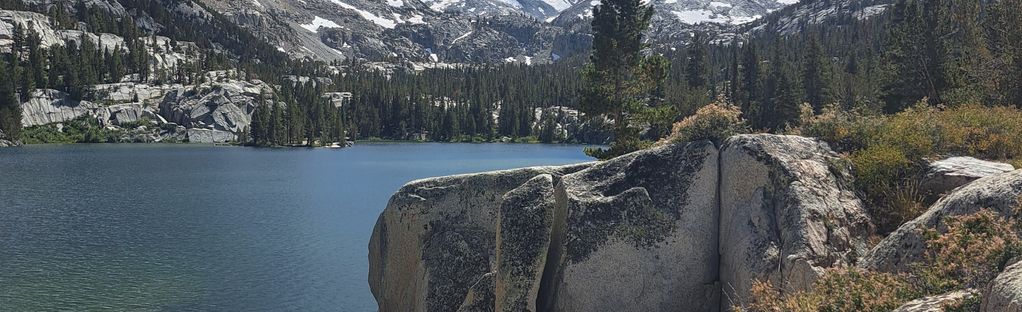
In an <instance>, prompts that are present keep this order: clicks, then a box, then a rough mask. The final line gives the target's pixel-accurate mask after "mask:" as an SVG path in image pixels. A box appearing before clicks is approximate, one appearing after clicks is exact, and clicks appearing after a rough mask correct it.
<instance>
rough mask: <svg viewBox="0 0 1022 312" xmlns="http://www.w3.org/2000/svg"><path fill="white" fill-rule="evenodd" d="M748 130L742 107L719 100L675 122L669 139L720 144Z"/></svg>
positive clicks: (672, 140)
mask: <svg viewBox="0 0 1022 312" xmlns="http://www.w3.org/2000/svg"><path fill="white" fill-rule="evenodd" d="M746 132H749V125H748V123H747V122H746V121H745V120H744V119H742V111H741V109H739V108H738V107H737V106H734V105H730V104H726V103H722V102H718V103H711V104H709V105H706V106H703V107H702V108H700V109H699V110H697V111H696V113H695V114H694V115H692V116H688V117H686V118H685V119H683V120H682V121H680V122H677V123H675V124H674V129H673V131H672V132H671V136H669V137H668V140H669V141H671V142H691V141H699V140H710V141H713V142H714V143H718V144H719V143H720V142H722V141H723V140H724V139H727V138H728V137H730V136H733V135H736V134H740V133H746Z"/></svg>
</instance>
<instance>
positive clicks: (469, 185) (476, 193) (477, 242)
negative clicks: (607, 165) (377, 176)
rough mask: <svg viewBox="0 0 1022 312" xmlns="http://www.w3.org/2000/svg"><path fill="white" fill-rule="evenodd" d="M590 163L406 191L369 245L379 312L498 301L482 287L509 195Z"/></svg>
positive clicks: (435, 181) (437, 181) (488, 280)
mask: <svg viewBox="0 0 1022 312" xmlns="http://www.w3.org/2000/svg"><path fill="white" fill-rule="evenodd" d="M588 166H590V165H589V164H582V165H571V166H562V167H535V168H525V169H516V170H505V171H496V172H488V173H479V174H469V175H458V176H449V177H440V178H431V179H425V180H418V181H413V182H410V183H408V184H407V185H405V186H404V187H402V188H401V189H400V190H399V191H398V192H397V193H396V194H394V196H393V197H391V199H390V203H389V204H388V205H387V208H386V209H385V210H384V211H383V213H382V214H381V215H380V218H379V220H378V221H377V222H376V226H375V228H374V229H373V234H372V238H371V239H370V242H369V286H370V289H371V290H372V293H373V295H374V296H375V297H376V301H377V302H378V303H379V309H380V311H384V312H387V311H454V310H457V309H458V308H459V307H462V305H463V304H467V306H469V307H471V306H473V305H474V302H476V301H478V298H485V297H488V296H492V291H493V289H492V288H486V287H482V288H480V286H485V285H489V284H492V278H493V277H492V274H490V273H491V272H493V271H494V270H493V268H494V263H495V257H496V255H495V252H496V236H497V229H498V225H497V216H498V215H499V211H500V204H501V202H502V201H503V198H504V196H505V195H506V194H507V193H508V192H509V191H511V190H513V189H515V188H518V187H519V186H521V185H522V184H523V183H525V182H527V181H529V180H531V179H533V178H535V177H536V176H540V175H544V174H548V175H550V177H551V178H552V179H557V180H559V179H560V177H561V176H563V175H564V174H566V173H571V172H575V171H578V170H581V169H583V168H586V167H588ZM473 286H477V287H475V288H473ZM470 289H471V290H472V291H471V292H470ZM487 291H489V292H491V293H486V292H487ZM470 293H471V294H472V296H471V297H470V296H469V294H470ZM491 302H492V299H491Z"/></svg>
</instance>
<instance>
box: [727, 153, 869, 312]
mask: <svg viewBox="0 0 1022 312" xmlns="http://www.w3.org/2000/svg"><path fill="white" fill-rule="evenodd" d="M721 150H722V152H721V158H720V162H721V168H720V170H721V171H720V257H721V259H720V282H721V284H722V285H721V287H722V288H723V290H724V296H725V297H724V298H722V306H724V307H727V306H730V305H733V304H739V305H740V304H742V303H746V302H745V301H747V300H748V298H749V297H750V295H749V291H750V289H751V287H752V283H753V281H756V280H766V281H770V282H771V283H772V284H773V285H774V286H775V287H782V289H789V290H801V289H807V288H808V287H811V286H812V283H813V282H814V281H815V280H816V279H817V277H819V276H820V274H822V273H823V269H825V268H829V267H835V266H843V265H852V264H854V262H855V260H856V259H857V258H858V256H859V255H861V254H863V253H864V252H865V251H866V250H867V248H868V246H867V243H866V239H867V237H868V236H869V235H870V233H871V232H872V226H871V224H870V220H869V216H868V215H867V214H866V212H865V209H864V208H863V205H862V203H861V201H860V200H859V199H858V198H857V197H856V196H855V193H854V191H853V188H852V184H851V181H850V176H849V174H848V166H847V165H845V164H844V162H843V161H842V160H841V159H840V158H839V157H838V156H837V155H836V154H834V152H832V151H831V150H830V148H829V147H827V145H826V144H825V143H821V142H819V141H817V140H815V139H810V138H805V137H798V136H779V135H739V136H734V137H731V138H729V139H728V140H727V141H726V142H725V143H724V146H723V148H722V149H721Z"/></svg>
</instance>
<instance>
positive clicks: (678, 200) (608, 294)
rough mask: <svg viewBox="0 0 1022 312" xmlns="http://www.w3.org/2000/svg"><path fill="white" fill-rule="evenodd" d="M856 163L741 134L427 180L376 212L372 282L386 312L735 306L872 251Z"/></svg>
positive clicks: (790, 141)
mask: <svg viewBox="0 0 1022 312" xmlns="http://www.w3.org/2000/svg"><path fill="white" fill-rule="evenodd" d="M848 169H849V168H848V164H847V162H844V161H842V160H841V159H840V158H838V157H837V156H836V155H835V154H834V153H833V152H831V150H830V149H829V148H827V146H826V145H825V144H823V143H820V142H818V141H816V140H813V139H808V138H802V137H794V136H776V135H743V136H736V137H732V138H730V139H729V140H727V141H726V143H725V144H724V146H723V147H722V148H721V149H719V150H718V148H717V147H716V146H715V145H714V144H713V143H711V142H692V143H675V144H668V145H664V146H659V147H655V148H652V149H648V150H642V151H638V152H635V153H631V154H628V155H624V156H621V157H618V158H615V159H612V160H608V161H605V162H601V163H597V164H585V165H579V166H570V167H552V168H526V169H519V170H510V171H499V172H491V173H481V174H474V175H463V176H453V177H443V178H434V179H427V180H420V181H415V182H412V183H409V184H408V185H406V186H405V187H403V188H402V189H401V190H400V191H398V192H397V194H395V195H394V197H392V198H391V201H390V203H389V205H388V206H387V208H386V209H385V210H384V212H383V213H382V214H381V216H380V219H379V221H377V224H376V227H375V229H374V231H373V236H372V239H371V241H370V246H369V258H370V261H369V262H370V272H369V282H370V288H371V289H372V291H373V294H374V296H375V297H376V299H377V302H378V303H379V306H380V310H381V311H458V310H460V311H719V310H726V309H728V308H729V307H730V306H731V305H732V304H733V303H734V304H741V303H742V300H743V299H747V298H748V293H749V288H750V287H751V284H752V282H753V281H754V280H757V279H762V280H770V281H772V282H773V283H774V285H778V286H783V287H786V288H787V289H805V288H807V287H809V286H810V285H811V284H812V283H813V281H815V279H816V278H817V277H818V275H819V274H821V273H822V271H823V269H825V268H829V267H836V266H845V265H853V264H855V262H856V260H857V259H858V256H859V255H861V254H863V253H865V252H866V250H867V248H868V246H867V243H866V238H867V236H868V235H869V234H870V233H871V232H872V229H873V228H872V225H871V224H870V220H869V218H868V216H867V215H866V213H865V211H864V209H863V207H862V203H861V202H860V201H859V200H858V199H857V198H856V197H855V195H854V192H853V191H852V189H851V187H850V185H851V184H850V179H851V178H850V176H849V174H848ZM722 293H725V294H727V297H722V296H721V294H722Z"/></svg>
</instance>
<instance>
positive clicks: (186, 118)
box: [160, 81, 268, 133]
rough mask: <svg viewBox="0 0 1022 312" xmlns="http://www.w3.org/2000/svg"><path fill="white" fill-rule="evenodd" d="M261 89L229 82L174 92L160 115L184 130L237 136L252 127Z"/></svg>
mask: <svg viewBox="0 0 1022 312" xmlns="http://www.w3.org/2000/svg"><path fill="white" fill-rule="evenodd" d="M264 88H268V87H267V86H265V84H262V83H259V84H254V83H249V82H245V81H231V82H225V83H210V84H203V85H200V86H195V87H193V88H189V89H184V88H182V89H177V90H173V91H170V92H168V93H167V95H166V97H164V99H163V102H161V103H160V115H163V117H165V118H166V119H167V120H168V121H170V122H173V123H176V124H179V125H182V126H185V127H187V128H205V129H215V130H223V131H230V132H234V133H238V132H241V131H242V130H244V129H245V128H248V127H249V125H250V124H251V123H252V112H253V111H255V108H256V106H257V105H259V104H260V94H262V93H263V92H264V91H263V90H264ZM267 92H268V91H267Z"/></svg>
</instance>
